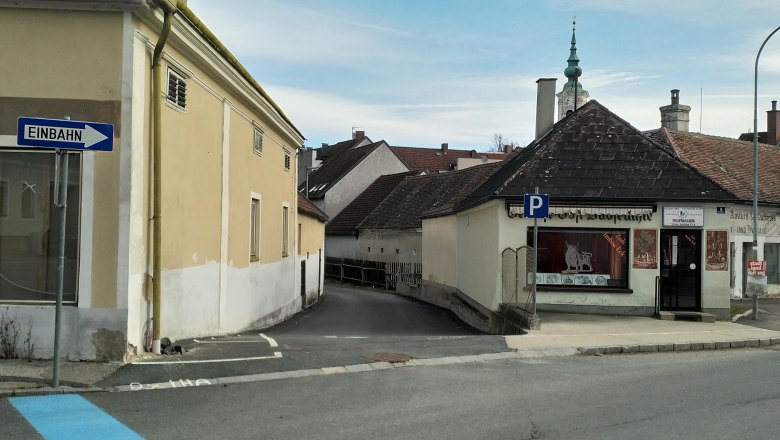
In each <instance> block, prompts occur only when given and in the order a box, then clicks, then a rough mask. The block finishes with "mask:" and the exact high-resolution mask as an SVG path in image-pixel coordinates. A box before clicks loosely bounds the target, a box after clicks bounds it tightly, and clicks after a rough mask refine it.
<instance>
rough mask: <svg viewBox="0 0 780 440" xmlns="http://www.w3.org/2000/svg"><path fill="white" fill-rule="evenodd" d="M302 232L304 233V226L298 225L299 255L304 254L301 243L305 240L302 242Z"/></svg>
mask: <svg viewBox="0 0 780 440" xmlns="http://www.w3.org/2000/svg"><path fill="white" fill-rule="evenodd" d="M302 231H303V225H301V224H300V223H298V255H302V254H303V247H302V244H301V242H302V241H303V240H301V232H302Z"/></svg>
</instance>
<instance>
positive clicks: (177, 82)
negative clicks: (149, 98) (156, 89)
mask: <svg viewBox="0 0 780 440" xmlns="http://www.w3.org/2000/svg"><path fill="white" fill-rule="evenodd" d="M166 99H167V100H168V102H170V103H171V104H173V105H175V106H176V107H178V108H180V109H182V110H184V108H185V107H186V106H187V82H186V81H185V80H184V77H183V76H181V75H179V74H178V73H176V72H175V71H174V70H172V69H168V95H167V96H166Z"/></svg>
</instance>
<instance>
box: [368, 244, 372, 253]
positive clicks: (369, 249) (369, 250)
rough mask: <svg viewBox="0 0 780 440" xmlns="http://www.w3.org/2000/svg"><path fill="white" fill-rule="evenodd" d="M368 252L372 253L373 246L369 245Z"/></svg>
mask: <svg viewBox="0 0 780 440" xmlns="http://www.w3.org/2000/svg"><path fill="white" fill-rule="evenodd" d="M368 253H369V254H370V253H371V246H369V247H368Z"/></svg>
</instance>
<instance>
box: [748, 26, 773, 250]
mask: <svg viewBox="0 0 780 440" xmlns="http://www.w3.org/2000/svg"><path fill="white" fill-rule="evenodd" d="M777 31H780V26H778V28H777V29H775V30H774V31H772V33H771V34H769V36H768V37H766V40H764V42H763V43H762V44H761V48H759V49H758V53H757V54H756V67H755V74H754V77H753V246H758V59H759V57H761V51H762V50H764V46H765V45H766V43H767V41H769V39H770V38H772V35H774V34H775V33H776V32H777Z"/></svg>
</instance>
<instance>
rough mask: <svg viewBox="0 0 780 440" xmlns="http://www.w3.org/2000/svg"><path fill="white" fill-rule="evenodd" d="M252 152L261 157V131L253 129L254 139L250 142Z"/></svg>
mask: <svg viewBox="0 0 780 440" xmlns="http://www.w3.org/2000/svg"><path fill="white" fill-rule="evenodd" d="M252 151H254V153H255V154H257V155H258V156H262V155H263V131H262V130H260V129H259V128H257V127H255V137H254V140H253V141H252Z"/></svg>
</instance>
